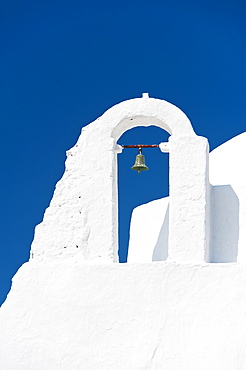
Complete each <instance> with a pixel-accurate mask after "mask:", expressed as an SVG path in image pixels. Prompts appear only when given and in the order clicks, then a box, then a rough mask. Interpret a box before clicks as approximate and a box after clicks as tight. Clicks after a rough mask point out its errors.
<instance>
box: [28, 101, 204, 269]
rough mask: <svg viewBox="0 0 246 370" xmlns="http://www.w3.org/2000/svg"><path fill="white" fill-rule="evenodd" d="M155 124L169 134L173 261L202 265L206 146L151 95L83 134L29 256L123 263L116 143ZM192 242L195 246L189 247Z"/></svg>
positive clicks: (181, 118) (113, 110)
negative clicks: (135, 130) (128, 133)
mask: <svg viewBox="0 0 246 370" xmlns="http://www.w3.org/2000/svg"><path fill="white" fill-rule="evenodd" d="M150 125H156V126H158V127H161V128H163V129H164V130H166V131H168V132H169V133H170V134H171V139H170V142H169V144H170V145H169V154H170V164H171V165H170V192H171V193H172V194H173V197H172V201H171V202H170V220H171V222H170V233H169V249H170V253H169V255H170V258H171V259H172V260H173V261H182V260H187V261H191V260H193V261H196V262H202V261H204V259H205V258H206V256H205V255H206V251H207V249H208V242H209V232H207V230H205V225H206V219H207V218H209V213H208V210H207V207H206V198H207V197H208V193H207V189H206V183H207V175H208V173H207V140H206V139H205V138H201V137H199V136H197V135H196V134H195V133H194V131H193V128H192V126H191V124H190V121H189V119H188V118H187V117H186V115H185V114H184V113H183V112H182V111H181V110H180V109H178V108H177V107H175V106H174V105H172V104H170V103H168V102H166V101H163V100H159V99H153V98H149V97H148V95H146V94H145V95H144V96H143V97H142V98H139V99H132V100H128V101H125V102H122V103H120V104H118V105H116V106H114V107H112V108H110V109H109V110H108V111H106V112H105V113H104V114H103V115H102V116H101V117H99V118H98V119H97V120H96V121H94V122H92V123H91V124H89V125H88V126H86V127H84V128H83V129H82V135H81V136H80V138H79V140H78V142H77V144H76V145H75V146H74V147H73V148H72V149H71V150H69V151H68V152H67V156H68V158H67V161H66V170H65V173H64V175H63V177H62V179H61V180H60V181H59V182H58V183H57V185H56V189H55V193H54V196H53V198H52V200H51V203H50V206H49V207H48V209H47V210H46V212H45V214H44V219H43V222H42V223H41V224H40V225H38V226H37V227H36V229H35V236H34V241H33V243H32V247H31V255H32V257H34V258H41V259H42V258H45V259H47V258H63V257H65V258H67V257H68V256H75V255H76V256H77V258H78V259H79V260H81V259H83V260H84V261H97V262H98V263H105V262H114V261H117V260H118V194H117V191H118V189H117V153H119V152H120V151H121V150H122V148H121V147H120V146H119V145H117V140H118V139H119V137H120V136H121V135H122V134H123V133H124V132H125V131H127V130H129V129H131V128H133V127H136V126H150ZM102 159H103V166H102V165H101V164H102ZM192 194H195V197H193V195H192ZM187 215H189V216H188V217H187ZM184 237H185V238H186V240H185V242H184V239H183V238H184ZM197 238H198V239H197ZM188 244H190V248H186V247H185V248H184V245H187V246H188Z"/></svg>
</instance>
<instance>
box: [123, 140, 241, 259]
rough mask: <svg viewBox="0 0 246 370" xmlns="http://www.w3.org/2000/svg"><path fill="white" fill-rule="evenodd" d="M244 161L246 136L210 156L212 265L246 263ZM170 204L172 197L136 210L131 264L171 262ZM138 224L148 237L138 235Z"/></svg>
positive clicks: (130, 256) (133, 224) (227, 144)
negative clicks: (168, 236)
mask: <svg viewBox="0 0 246 370" xmlns="http://www.w3.org/2000/svg"><path fill="white" fill-rule="evenodd" d="M244 158H246V133H243V134H241V135H238V136H236V137H234V138H232V139H231V140H229V141H227V142H226V143H224V144H222V145H220V146H219V147H218V148H216V149H214V150H213V151H212V152H211V153H210V155H209V180H210V183H211V235H210V236H211V239H210V253H209V254H210V256H209V261H210V262H242V263H245V262H246V172H245V171H244V170H243V168H244ZM168 204H169V197H167V198H163V199H160V200H156V201H153V202H149V203H148V204H146V205H142V206H139V207H137V208H136V209H134V210H133V213H132V218H131V227H130V241H129V252H128V262H132V263H133V262H151V261H155V260H158V261H165V260H166V259H167V258H168V240H167V234H168V228H169V226H168V219H169V208H168ZM139 224H141V227H142V230H146V233H143V232H142V233H141V234H140V233H139V230H138V225H139ZM150 227H151V229H152V232H151V233H150V235H151V236H150V235H149V228H150ZM164 230H165V232H164ZM140 245H141V247H140Z"/></svg>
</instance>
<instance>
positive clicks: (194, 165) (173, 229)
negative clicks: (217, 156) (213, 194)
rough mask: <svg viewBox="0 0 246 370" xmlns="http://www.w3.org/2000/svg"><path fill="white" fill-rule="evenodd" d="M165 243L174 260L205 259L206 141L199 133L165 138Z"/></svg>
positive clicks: (207, 218)
mask: <svg viewBox="0 0 246 370" xmlns="http://www.w3.org/2000/svg"><path fill="white" fill-rule="evenodd" d="M169 150H170V151H169V155H170V159H169V161H170V162H169V168H170V173H169V188H170V197H169V198H170V208H169V243H168V256H169V259H170V260H172V261H175V262H195V263H203V262H204V261H208V260H209V240H210V231H209V224H210V209H209V208H210V207H209V204H210V185H209V182H208V141H207V139H206V138H204V137H201V136H195V137H176V136H171V137H170V138H169Z"/></svg>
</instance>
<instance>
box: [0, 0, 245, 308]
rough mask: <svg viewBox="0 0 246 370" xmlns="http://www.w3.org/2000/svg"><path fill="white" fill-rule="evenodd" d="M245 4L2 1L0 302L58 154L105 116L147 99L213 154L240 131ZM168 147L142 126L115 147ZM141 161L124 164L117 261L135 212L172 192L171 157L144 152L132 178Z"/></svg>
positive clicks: (44, 199)
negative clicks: (165, 106) (185, 120)
mask: <svg viewBox="0 0 246 370" xmlns="http://www.w3.org/2000/svg"><path fill="white" fill-rule="evenodd" d="M245 4H246V3H245V1H244V0H230V1H229V0H224V1H222V0H220V1H218V0H213V1H209V0H208V1H199V0H198V1H191V0H183V1H182V0H174V1H166V0H162V1H157V0H152V2H149V1H145V0H142V1H134V0H132V1H129V0H125V1H124V2H116V1H98V0H94V1H93V0H90V1H83V0H80V1H76V0H57V1H55V0H49V1H45V0H42V1H39V0H35V1H33V0H30V1H21V0H19V1H18V0H0V46H1V48H0V50H1V57H0V65H1V68H0V79H1V83H0V98H1V104H0V127H1V135H0V141H1V159H0V166H1V179H2V181H1V192H0V197H1V211H0V221H1V228H0V303H1V302H3V301H4V299H5V297H6V294H7V292H8V291H9V289H10V286H11V278H12V276H13V275H14V274H15V272H16V271H17V270H18V268H19V267H20V266H21V265H22V264H23V263H24V262H25V261H27V260H28V258H29V251H30V245H31V242H32V239H33V232H34V227H35V225H36V224H38V223H40V222H41V221H42V217H43V213H44V210H45V208H47V206H48V205H49V202H50V199H51V197H52V194H53V191H54V187H55V184H56V182H57V181H58V180H59V179H60V178H61V176H62V174H63V171H64V161H65V151H66V150H67V149H69V148H71V147H72V146H73V145H74V144H75V142H76V140H77V138H78V136H79V134H80V130H81V128H82V127H83V126H84V125H87V124H88V123H90V122H91V121H93V120H94V119H96V118H97V117H98V116H100V115H101V114H102V113H103V112H104V111H105V110H107V109H108V108H110V107H111V106H113V105H114V104H116V103H119V102H121V101H122V100H126V99H131V98H134V97H141V94H142V93H143V92H149V94H150V96H151V97H157V98H160V99H164V100H167V101H169V102H171V103H173V104H175V105H177V106H178V107H180V108H181V109H182V110H183V111H184V112H185V113H186V114H187V116H188V117H189V118H190V120H191V122H192V125H193V127H194V130H195V131H196V133H197V134H198V135H201V136H205V137H207V138H208V140H209V142H210V148H211V149H213V148H215V147H217V146H218V145H220V144H221V143H223V142H225V141H226V140H228V139H230V138H232V137H233V136H235V135H238V134H240V133H242V132H244V131H245V129H246V108H245V98H246V92H245V86H246V77H245V66H246V48H245V40H246V25H245V24H246V22H245V15H246V11H245V8H246V5H245ZM167 138H168V135H167V133H166V132H164V131H161V130H160V129H157V128H151V127H150V128H137V129H134V130H131V131H128V132H127V133H125V134H124V136H122V138H121V139H120V140H119V143H121V144H138V143H139V142H141V143H146V144H155V143H157V144H158V143H159V142H161V141H165V140H167ZM136 154H137V153H136V151H134V150H133V149H128V150H125V151H124V152H123V154H121V155H120V156H119V207H120V210H119V221H120V257H121V261H125V259H126V253H127V250H126V246H127V240H128V227H129V220H130V213H131V211H132V209H133V207H135V206H136V205H138V204H141V203H145V202H148V201H150V200H152V199H157V198H160V197H162V196H165V195H167V194H168V155H164V154H161V153H160V152H159V151H158V149H156V150H155V149H146V150H145V151H144V153H143V154H145V155H146V163H147V165H148V166H149V167H150V170H149V171H146V172H145V173H143V174H141V175H140V176H138V175H137V173H135V172H134V171H132V170H131V169H130V167H131V166H132V165H133V163H134V160H135V155H136ZM103 165H104V164H103V161H102V166H103ZM47 247H48V246H47Z"/></svg>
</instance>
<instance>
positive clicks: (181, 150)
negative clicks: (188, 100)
mask: <svg viewBox="0 0 246 370" xmlns="http://www.w3.org/2000/svg"><path fill="white" fill-rule="evenodd" d="M149 125H155V126H158V127H160V128H162V129H164V130H166V131H167V132H168V133H169V134H170V135H171V137H170V139H169V142H168V143H165V144H161V145H160V149H161V150H163V151H167V150H168V151H169V153H170V176H169V178H170V210H169V212H170V214H169V227H168V230H167V232H168V235H169V239H168V254H167V259H166V260H165V261H159V262H149V263H126V264H119V263H118V240H117V236H118V209H117V208H118V195H117V155H120V154H119V153H120V152H121V150H122V147H120V146H119V145H118V144H117V141H118V139H119V138H120V136H121V135H122V134H123V133H124V132H125V131H127V130H129V129H131V128H133V127H136V126H149ZM244 147H245V145H244ZM102 162H103V166H102ZM214 171H215V172H216V169H215V168H214ZM235 189H236V188H235ZM216 191H217V190H216ZM210 192H211V186H210V184H209V181H208V143H207V139H205V138H203V137H199V136H197V135H196V134H195V133H194V131H193V128H192V126H191V124H190V121H189V119H188V118H187V117H186V115H185V114H184V113H183V112H182V111H181V110H180V109H178V108H177V107H175V106H174V105H172V104H170V103H168V102H166V101H163V100H159V99H153V98H149V97H148V94H143V97H142V98H138V99H132V100H128V101H125V102H122V103H120V104H118V105H116V106H114V107H112V108H110V109H109V110H108V111H107V112H106V113H104V114H103V115H102V116H101V117H99V118H98V119H97V120H96V121H94V122H92V123H91V124H89V125H88V126H86V127H84V128H83V129H82V134H81V136H80V137H79V139H78V142H77V143H76V145H75V146H74V147H73V148H72V149H71V150H69V151H68V152H67V160H66V169H65V173H64V175H63V177H62V179H61V180H60V181H59V182H58V183H57V185H56V189H55V192H54V196H53V198H52V200H51V203H50V206H49V207H48V208H47V210H46V212H45V214H44V219H43V221H42V223H41V224H40V225H38V226H37V227H36V229H35V236H34V241H33V244H32V246H31V257H30V260H29V262H27V263H25V264H24V265H23V266H22V267H21V268H20V269H19V271H18V272H17V274H16V275H15V276H14V278H13V285H12V288H11V291H10V293H9V295H8V297H7V300H6V301H5V303H4V304H3V306H2V307H1V309H0V364H1V367H2V368H3V369H4V370H13V369H14V370H58V369H63V370H71V369H73V370H98V369H100V370H111V369H112V370H126V369H127V370H173V369H175V370H176V369H177V370H186V369H187V370H191V369H194V370H197V369H199V370H208V369H210V370H232V369H233V370H242V369H245V368H246V352H245V335H246V322H245V315H246V284H245V282H246V268H245V264H238V263H236V262H235V263H209V262H210V260H211V258H210V255H211V240H212V241H213V238H211V235H210V234H211V233H210V226H211V229H212V230H213V232H214V230H216V238H215V239H216V243H217V244H216V248H217V255H218V254H219V252H220V251H221V250H220V251H219V248H220V246H219V243H220V240H223V239H221V238H220V235H222V234H223V233H224V232H225V227H224V225H226V226H227V225H228V222H227V223H225V222H224V219H223V218H221V214H222V213H223V212H221V209H223V207H222V208H220V207H221V203H222V202H221V198H219V197H217V198H216V197H215V195H214V194H216V192H212V194H213V197H212V201H211V199H210ZM217 193H218V192H217ZM244 193H245V191H244V192H243V191H242V190H240V191H239V190H235V192H234V195H235V196H234V198H233V199H236V198H237V199H239V200H240V202H241V203H240V204H241V205H242V206H241V210H244V211H243V212H242V213H241V214H240V215H239V217H238V218H236V217H234V220H235V224H236V221H237V220H239V224H240V222H241V224H242V225H243V224H244V221H245V220H246V198H245V197H244V198H245V200H244V198H243V195H242V194H244ZM220 194H221V192H220ZM223 194H225V192H224V193H223ZM240 197H241V198H240ZM230 199H232V198H230ZM238 202H239V201H238ZM214 204H215V205H216V207H215V206H214ZM234 204H236V202H234ZM210 206H212V207H210ZM230 207H231V203H230V202H227V209H228V210H230V209H231V208H230ZM210 208H211V209H210ZM215 210H216V212H215ZM236 211H237V208H236V207H234V208H233V212H234V213H236ZM214 214H216V215H218V217H217V219H218V220H219V221H218V220H217V221H214ZM211 215H212V217H210V216H211ZM228 219H229V220H231V218H228ZM211 220H212V221H211ZM222 220H223V222H222ZM220 221H221V222H220ZM226 221H227V219H226ZM214 224H216V227H214ZM241 224H240V225H241ZM226 229H227V232H228V229H229V228H228V227H226ZM234 229H235V227H234ZM149 232H150V233H151V230H150V231H149ZM233 235H236V233H235V232H234V234H233ZM243 238H244V236H242V237H241V240H242V242H241V245H243V244H245V243H244V240H245V239H243ZM233 240H235V238H234V239H233ZM228 248H230V246H228ZM221 255H222V253H220V256H221ZM136 262H137V261H136Z"/></svg>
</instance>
